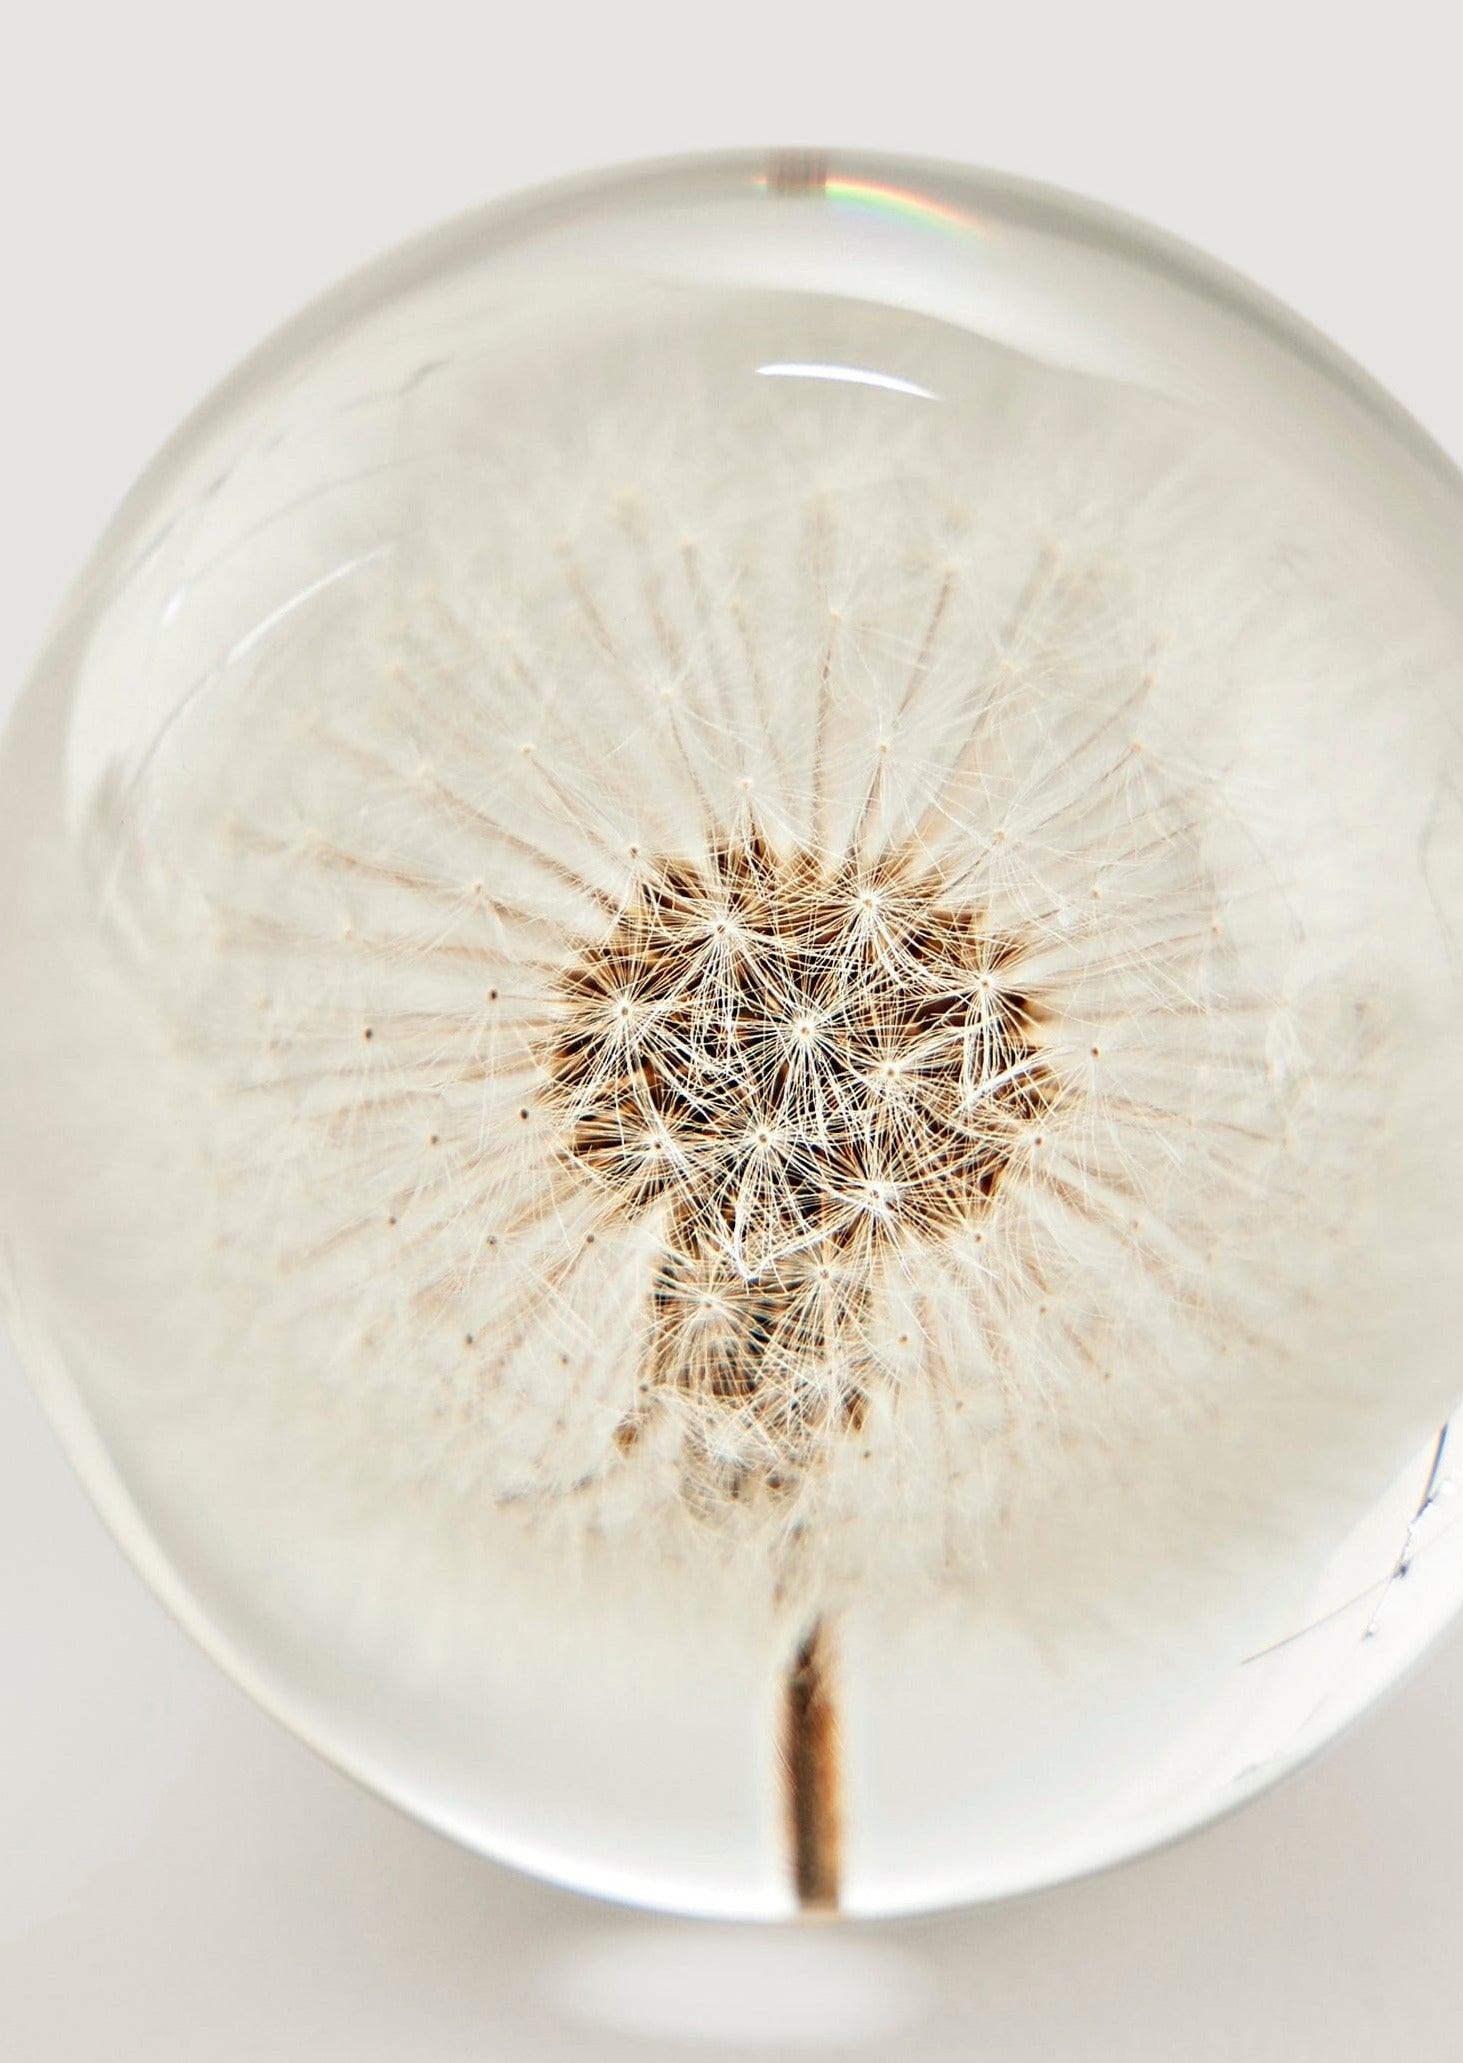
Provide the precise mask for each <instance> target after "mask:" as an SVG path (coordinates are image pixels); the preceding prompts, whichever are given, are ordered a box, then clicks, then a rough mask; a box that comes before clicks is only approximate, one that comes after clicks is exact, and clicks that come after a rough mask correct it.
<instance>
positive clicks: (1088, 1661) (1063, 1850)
mask: <svg viewBox="0 0 1463 2063" xmlns="http://www.w3.org/2000/svg"><path fill="white" fill-rule="evenodd" d="M1459 595H1463V502H1460V498H1459V494H1458V490H1457V486H1456V483H1455V481H1454V479H1453V477H1452V475H1451V473H1450V472H1449V470H1448V468H1447V466H1446V464H1445V463H1444V461H1443V460H1442V459H1441V458H1440V457H1439V456H1438V455H1437V454H1436V453H1435V452H1433V451H1431V450H1430V449H1429V448H1428V447H1427V445H1426V444H1425V442H1424V441H1423V440H1422V438H1421V437H1420V436H1419V434H1418V433H1417V432H1416V431H1415V430H1414V429H1412V428H1411V426H1409V425H1408V424H1407V423H1406V422H1405V421H1404V420H1403V419H1402V418H1400V416H1398V415H1397V414H1396V413H1395V412H1394V411H1392V410H1391V409H1390V407H1389V405H1388V404H1387V403H1386V402H1385V401H1384V400H1382V399H1381V398H1380V397H1378V396H1377V395H1375V394H1374V393H1373V392H1372V391H1371V390H1369V389H1368V388H1367V387H1366V385H1365V383H1364V382H1363V381H1362V379H1361V378H1360V376H1359V375H1357V374H1355V373H1354V372H1352V371H1351V370H1350V369H1349V368H1347V367H1346V366H1345V365H1344V364H1342V363H1341V362H1340V361H1339V360H1336V359H1334V358H1333V357H1332V356H1331V355H1330V354H1329V353H1328V352H1327V350H1326V348H1325V347H1324V346H1322V345H1321V344H1320V343H1319V342H1318V341H1316V340H1315V339H1313V338H1310V337H1307V336H1305V335H1303V334H1302V333H1301V332H1300V331H1299V330H1298V329H1297V328H1296V327H1295V326H1294V325H1292V324H1290V322H1289V321H1288V319H1287V318H1284V317H1283V316H1281V315H1280V314H1278V313H1277V312H1276V311H1275V310H1274V309H1273V308H1270V307H1266V306H1262V305H1260V304H1259V303H1258V301H1256V300H1254V299H1253V298H1252V297H1250V296H1249V295H1248V294H1247V292H1246V291H1245V290H1243V289H1240V288H1238V287H1237V286H1236V285H1235V283H1234V282H1232V281H1231V280H1229V279H1227V278H1224V277H1222V276H1219V275H1217V274H1216V273H1214V272H1212V271H1211V270H1209V269H1208V268H1206V267H1205V266H1204V264H1203V263H1202V262H1201V261H1199V260H1197V259H1195V258H1193V257H1191V256H1190V255H1188V254H1186V253H1183V252H1181V251H1179V250H1177V249H1174V248H1171V247H1168V246H1164V245H1162V244H1160V243H1159V242H1158V241H1157V240H1156V239H1153V238H1150V237H1149V236H1148V235H1147V234H1146V233H1144V232H1142V231H1140V230H1138V229H1136V228H1134V227H1132V226H1130V225H1126V224H1122V223H1118V222H1115V221H1113V220H1112V219H1110V218H1107V217H1101V216H1097V215H1094V214H1090V213H1088V212H1087V211H1086V210H1084V209H1083V208H1081V207H1080V206H1079V205H1078V204H1076V203H1070V202H1065V201H1059V200H1057V199H1054V198H1052V197H1049V196H1043V195H1039V194H1036V193H1034V192H1032V191H1030V190H1028V189H1024V188H1020V187H1016V186H1011V185H1007V184H1004V183H1002V182H999V181H995V180H990V179H981V178H977V177H976V176H974V175H968V174H961V173H950V172H938V173H936V172H931V171H929V170H927V169H923V168H918V167H905V168H898V167H891V166H888V165H877V164H875V165H870V164H865V163H855V162H853V161H842V160H839V161H831V162H826V163H825V162H823V161H821V160H816V159H811V158H798V159H781V160H775V161H772V162H770V163H769V162H767V161H764V160H760V159H753V158H747V159H735V158H734V159H727V160H716V161H705V162H691V163H688V164H685V165H681V166H677V167H672V168H668V169H656V170H653V171H649V172H635V173H629V174H619V175H615V176H612V177H609V178H606V179H602V180H599V181H595V182H590V183H588V184H585V185H581V186H579V187H576V188H571V189H567V190H556V191H553V192H550V193H548V194H546V195H542V196H531V197H529V198H528V199H527V200H524V201H521V202H517V203H514V204H511V205H509V206H507V207H501V208H497V209H493V210H489V211H487V212H486V213H484V214H482V215H481V216H479V217H475V218H470V219H469V220H468V221H466V222H465V223H463V224H460V225H458V226H455V227H453V228H451V229H449V230H447V231H444V232H441V233H439V234H438V235H437V236H435V237H433V238H429V239H427V240H425V241H424V242H422V243H419V244H417V245H413V246H411V247H409V248H408V249H407V250H406V251H404V252H403V253H401V254H398V255H396V256H394V257H391V258H389V259H387V260H385V261H383V262H382V263H381V264H380V265H379V266H378V267H377V268H375V269H374V270H373V271H372V272H370V273H368V274H366V275H364V276H363V277H362V278H361V279H360V280H358V281H357V282H355V283H353V284H352V285H351V286H349V287H347V288H345V289H343V290H341V291H340V292H338V293H337V294H335V295H334V296H333V297H330V298H327V299H326V300H325V301H324V302H322V303H321V304H319V306H318V307H316V308H315V309H313V310H312V311H310V312H309V313H307V314H306V315H305V316H304V317H302V318H301V319H300V320H299V321H298V322H297V323H296V324H295V325H294V326H292V327H291V328H290V329H288V330H287V331H285V332H284V333H283V335H282V336H281V337H280V338H278V339H276V340H275V341H274V342H273V343H272V344H270V345H269V346H267V347H266V348H265V350H264V351H263V352H262V353H261V354H260V355H259V356H258V357H257V358H256V359H255V360H253V361H252V362H251V363H250V364H249V365H248V366H246V367H245V369H244V370H243V372H242V373H241V374H240V375H238V376H237V377H236V379H235V380H234V381H233V382H231V383H230V384H229V385H228V386H227V387H226V388H225V389H224V390H222V392H221V393H220V395H219V396H218V397H217V398H216V399H215V400H214V401H212V402H211V403H209V404H208V405H207V406H206V407H205V408H204V409H203V410H202V411H201V412H200V413H199V415H198V416H197V417H195V418H194V420H193V421H192V422H191V423H189V424H188V425H187V426H186V427H185V429H184V430H183V431H182V432H181V433H180V434H179V436H178V438H177V439H176V440H175V442H174V443H173V444H172V445H171V446H170V447H169V449H168V450H167V451H166V452H165V453H164V455H163V456H162V458H161V459H160V460H159V461H158V463H157V465H156V466H155V467H154V469H153V470H152V472H150V473H149V475H148V476H147V477H146V478H145V479H144V481H143V482H142V483H141V485H140V486H139V487H138V489H137V490H136V492H135V493H134V495H133V496H132V498H131V500H130V501H129V503H128V504H127V506H126V507H125V508H124V510H123V511H122V513H121V515H120V516H119V517H118V519H117V522H116V524H115V525H114V526H113V528H112V530H111V531H110V532H109V534H108V536H107V537H106V539H105V540H104V541H103V543H102V545H101V547H100V549H99V551H98V553H97V556H96V558H95V560H94V561H93V563H92V565H91V567H90V568H89V569H88V571H87V573H86V574H85V575H84V577H83V580H82V582H81V584H80V587H79V588H78V591H77V593H76V595H75V597H74V598H73V600H72V602H71V604H70V605H69V607H68V610H67V612H66V614H65V617H64V619H63V621H62V623H61V624H60V625H59V626H58V628H57V630H56V632H55V635H54V637H53V640H52V642H51V645H50V647H49V649H48V651H47V653H46V654H45V655H44V657H43V659H42V661H41V664H40V666H39V668H38V669H37V672H36V674H35V676H34V679H33V681H32V683H31V685H30V687H29V689H28V691H27V692H26V694H25V696H24V697H23V699H22V702H21V704H20V706H19V708H18V710H17V713H16V715H15V717H14V719H13V721H12V725H11V729H10V732H9V736H8V740H7V744H6V748H5V754H4V759H3V765H0V787H3V795H0V980H3V985H4V994H5V998H6V1007H5V1010H4V1012H3V1013H0V1214H3V1216H0V1231H3V1252H4V1257H5V1261H4V1265H5V1274H6V1279H7V1296H8V1316H9V1321H10V1324H11V1326H12V1329H13V1331H14V1333H15V1335H16V1337H17V1340H18V1341H19V1343H20V1345H21V1348H22V1352H23V1354H24V1356H25V1359H26V1361H27V1364H28V1366H29V1368H30V1369H31V1371H32V1373H33V1375H34V1376H35V1378H36V1380H37V1381H38V1383H39V1385H40V1387H41V1389H42V1392H43V1394H44V1395H45V1396H46V1397H47V1400H48V1402H49V1403H50V1405H51V1408H52V1410H53V1412H54V1415H55V1419H56V1423H57V1426H58V1428H59V1430H60V1431H61V1433H62V1435H63V1437H64V1438H65V1439H66V1441H67V1443H68V1446H69V1448H70V1451H71V1452H72V1454H73V1456H74V1458H75V1460H76V1462H77V1465H78V1466H79V1468H80V1469H81V1471H82V1473H83V1475H84V1477H85V1479H86V1481H87V1483H88V1485H89V1486H90V1488H91V1489H92V1491H93V1493H94V1495H95V1496H96V1497H97V1499H98V1501H99V1503H100V1505H101V1506H102V1509H103V1510H104V1512H105V1514H106V1515H107V1517H108V1519H109V1520H110V1522H111V1523H112V1525H113V1526H114V1528H115V1529H116V1531H117V1532H118V1534H119V1536H120V1538H121V1540H122V1542H123V1544H124V1545H125V1546H126V1547H127V1549H128V1550H129V1551H130V1552H131V1553H132V1554H133V1556H134V1557H135V1559H136V1560H137V1562H138V1563H139V1565H140V1567H141V1568H142V1570H143V1572H144V1573H145V1574H146V1575H147V1577H148V1578H149V1580H150V1581H151V1582H152V1583H153V1584H154V1585H155V1586H156V1588H157V1589H158V1590H159V1592H160V1593H161V1594H162V1596H163V1597H164V1598H165V1599H166V1600H167V1602H168V1603H169V1604H170V1605H171V1606H172V1607H173V1609H174V1610H175V1611H176V1612H177V1613H178V1614H179V1616H180V1617H181V1618H182V1619H183V1620H184V1622H185V1624H187V1625H188V1626H189V1627H190V1628H192V1629H193V1630H194V1631H195V1632H196V1633H197V1634H198V1635H199V1637H200V1638H201V1639H202V1640H203V1641H204V1642H205V1644H206V1645H207V1646H208V1647H209V1649H210V1650H211V1651H212V1652H213V1653H214V1654H215V1655H217V1656H218V1657H219V1659H220V1660H221V1661H222V1662H223V1663H224V1664H225V1665H226V1666H227V1667H228V1668H230V1669H231V1670H232V1671H233V1672H234V1673H235V1674H236V1675H237V1676H238V1677H239V1679H240V1680H241V1681H242V1682H243V1683H245V1684H246V1685H247V1686H248V1687H249V1688H250V1689H251V1690H252V1691H253V1692H254V1693H255V1694H256V1695H257V1696H259V1697H260V1698H261V1699H262V1700H263V1701H264V1702H265V1703H266V1704H267V1705H268V1706H270V1708H271V1709H273V1710H274V1711H276V1712H278V1713H279V1714H280V1715H281V1716H282V1717H283V1718H284V1719H285V1720H286V1721H287V1722H288V1723H289V1724H290V1725H292V1726H293V1727H295V1728H296V1729H297V1730H298V1731H299V1732H300V1733H301V1734H303V1735H304V1736H305V1737H306V1738H307V1739H308V1740H310V1741H312V1742H313V1743H315V1744H316V1745H317V1746H319V1747H320V1748H321V1749H322V1750H323V1751H324V1752H326V1753H327V1754H329V1755H330V1756H331V1757H333V1758H334V1759H336V1760H337V1761H339V1762H340V1763H342V1764H343V1765H344V1766H346V1767H347V1768H349V1769H351V1770H352V1771H354V1772H355V1773H357V1774H358V1775H360V1776H362V1777H363V1778H364V1779H365V1780H366V1781H368V1782H369V1783H371V1784H373V1785H375V1786H376V1787H378V1788H379V1789H380V1790H381V1791H383V1792H385V1793H386V1794H387V1795H389V1796H390V1797H392V1798H394V1799H396V1800H398V1801H399V1802H401V1803H402V1804H404V1805H406V1806H407V1807H409V1808H410V1809H411V1810H413V1811H415V1812H417V1813H419V1814H421V1815H422V1816H423V1817H425V1818H427V1819H429V1820H431V1821H433V1822H434V1823H436V1824H438V1825H440V1826H442V1827H445V1828H447V1829H449V1830H450V1831H452V1832H453V1833H455V1834H456V1835H458V1836H459V1837H460V1838H462V1839H463V1840H465V1841H467V1842H469V1843H471V1844H473V1845H475V1846H477V1847H480V1848H482V1849H484V1850H486V1851H487V1852H489V1853H491V1854H494V1855H497V1856H501V1857H504V1858H507V1859H509V1860H511V1861H514V1862H516V1863H519V1864H522V1865H524V1866H526V1867H528V1868H531V1869H535V1870H539V1871H541V1872H544V1873H546V1874H548V1875H551V1876H554V1877H557V1878H560V1879H562V1880H564V1881H567V1882H570V1883H573V1884H576V1885H580V1886H583V1887H586V1888H589V1889H593V1890H596V1891H600V1892H604V1893H608V1894H611V1895H615V1896H621V1897H624V1898H628V1899H632V1900H637V1901H642V1902H646V1903H650V1904H656V1905H664V1906H668V1907H673V1908H679V1909H685V1910H692V1911H700V1912H709V1913H720V1914H729V1915H730V1914H735V1915H749V1916H766V1917H776V1916H778V1915H781V1914H788V1913H792V1912H795V1911H797V1910H800V1909H821V1910H828V1909H838V1910H842V1911H847V1912H854V1913H875V1912H892V1911H900V1910H910V1909H916V1908H920V1907H925V1906H930V1905H935V1904H940V1903H944V1902H950V1901H955V1900H962V1899H971V1898H981V1897H993V1896H998V1895H1001V1894H1004V1893H1007V1892H1012V1891H1016V1890H1019V1889H1023V1888H1026V1887H1029V1886H1032V1885H1035V1884H1040V1883H1045V1882H1050V1881H1053V1880H1056V1879H1059V1878H1062V1877H1066V1876H1069V1875H1071V1874H1073V1873H1075V1872H1077V1871H1080V1870H1084V1869H1088V1868H1091V1867H1094V1866H1096V1865H1099V1864H1101V1863H1104V1862H1108V1861H1111V1860H1114V1859H1116V1858H1118V1857H1121V1856H1124V1855H1128V1854H1131V1853H1133V1852H1135V1851H1137V1850H1139V1849H1141V1848H1143V1847H1145V1846H1148V1845H1150V1844H1152V1843H1154V1842H1156V1841H1158V1840H1161V1839H1163V1838H1165V1837H1167V1836H1169V1835H1171V1834H1173V1833H1176V1832H1179V1831H1182V1830H1183V1829H1184V1828H1186V1827H1190V1826H1192V1825H1194V1824H1196V1823H1198V1822H1199V1821H1201V1820H1203V1819H1205V1818H1207V1817H1209V1816H1211V1815H1212V1814H1213V1813H1215V1812H1217V1811H1219V1810H1220V1809H1222V1808H1223V1807H1225V1806H1227V1805H1229V1804H1231V1803H1234V1802H1237V1801H1238V1800H1239V1799H1241V1798H1243V1797H1245V1796H1246V1795H1248V1794H1249V1793H1250V1792H1251V1791H1253V1790H1254V1789H1256V1788H1257V1787H1258V1786H1259V1785H1260V1784H1262V1783H1263V1782H1264V1781H1266V1780H1267V1779H1268V1778H1269V1777H1271V1776H1272V1775H1274V1774H1276V1773H1278V1772H1279V1771H1280V1770H1282V1769H1283V1768H1285V1767H1287V1766H1289V1765H1290V1764H1291V1763H1293V1762H1294V1761H1295V1760H1296V1759H1297V1758H1298V1757H1299V1756H1300V1755H1301V1754H1303V1753H1304V1752H1306V1751H1307V1750H1308V1749H1309V1748H1310V1747H1312V1746H1314V1745H1315V1744H1316V1743H1317V1742H1318V1741H1320V1740H1321V1739H1323V1738H1325V1737H1326V1736H1327V1735H1329V1734H1330V1733H1332V1732H1334V1731H1335V1729H1336V1728H1337V1727H1338V1726H1339V1725H1341V1724H1342V1723H1343V1721H1344V1720H1345V1719H1347V1718H1348V1717H1349V1716H1350V1715H1351V1714H1352V1713H1353V1712H1354V1711H1356V1710H1357V1709H1358V1708H1359V1707H1360V1706H1361V1705H1362V1704H1363V1703H1365V1702H1366V1701H1367V1700H1368V1699H1370V1698H1371V1697H1372V1696H1373V1695H1374V1694H1375V1692H1376V1691H1377V1690H1378V1689H1379V1688H1380V1687H1381V1685H1382V1684H1384V1683H1385V1682H1387V1681H1389V1680H1390V1679H1391V1678H1392V1677H1393V1676H1394V1675H1395V1674H1396V1672H1397V1670H1398V1669H1399V1668H1400V1667H1401V1666H1402V1664H1403V1663H1404V1662H1405V1661H1406V1660H1407V1659H1409V1658H1410V1656H1411V1655H1412V1654H1413V1653H1415V1652H1416V1651H1417V1650H1418V1648H1419V1647H1420V1646H1421V1645H1422V1644H1423V1643H1424V1642H1425V1641H1426V1639H1427V1638H1428V1637H1429V1636H1430V1634H1431V1633H1432V1632H1433V1631H1434V1629H1435V1628H1436V1627H1437V1626H1438V1625H1439V1624H1440V1623H1441V1622H1442V1621H1443V1619H1444V1618H1445V1617H1446V1616H1447V1615H1448V1613H1449V1612H1450V1611H1451V1610H1452V1608H1453V1606H1454V1603H1455V1602H1456V1600H1457V1598H1458V1595H1459V1592H1460V1589H1463V1554H1460V1549H1459V1544H1458V1542H1457V1540H1456V1539H1455V1537H1454V1534H1453V1531H1452V1529H1451V1528H1450V1525H1449V1518H1450V1512H1449V1508H1448V1503H1447V1497H1448V1493H1449V1491H1450V1490H1451V1487H1452V1479H1453V1467H1452V1456H1451V1454H1450V1451H1449V1445H1448V1438H1447V1432H1446V1424H1447V1419H1448V1414H1449V1412H1450V1410H1451V1408H1452V1405H1453V1401H1454V1396H1455V1391H1456V1389H1457V1387H1458V1377H1457V1373H1456V1366H1455V1353H1454V1341H1455V1340H1456V1338H1457V1336H1458V1333H1459V1329H1460V1324H1463V1309H1460V1305H1463V1288H1460V1284H1463V1269H1460V1268H1459V1266H1458V1260H1459V1252H1458V1248H1459V1233H1458V1230H1457V1228H1458V1226H1459V1225H1460V1224H1463V1041H1460V1038H1459V968H1460V943H1459V923H1460V918H1463V805H1460V800H1459V798H1460V795H1463V743H1460V738H1463V726H1460V715H1463V692H1460V678H1463V623H1460V617H1459V605H1458V601H1457V597H1458V596H1459ZM1404 1577H1405V1578H1406V1579H1407V1580H1406V1581H1405V1582H1404V1581H1403V1580H1402V1579H1403V1578H1404Z"/></svg>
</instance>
